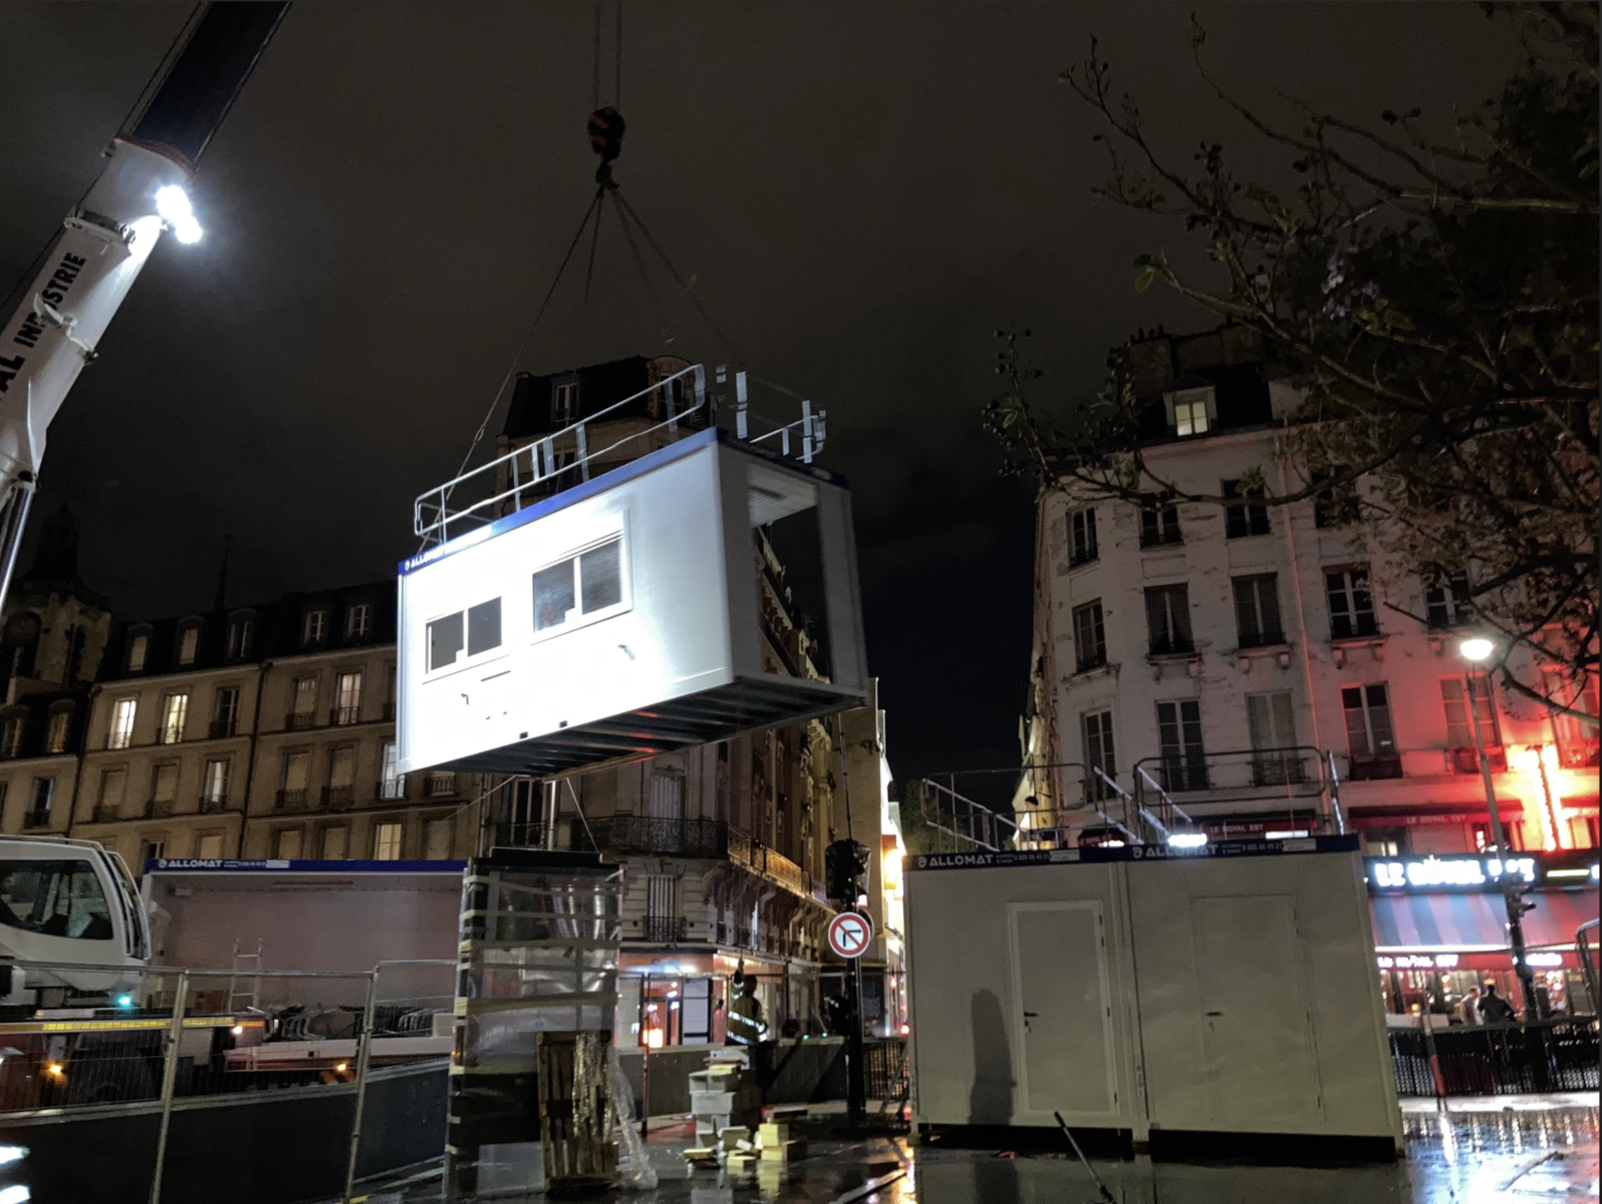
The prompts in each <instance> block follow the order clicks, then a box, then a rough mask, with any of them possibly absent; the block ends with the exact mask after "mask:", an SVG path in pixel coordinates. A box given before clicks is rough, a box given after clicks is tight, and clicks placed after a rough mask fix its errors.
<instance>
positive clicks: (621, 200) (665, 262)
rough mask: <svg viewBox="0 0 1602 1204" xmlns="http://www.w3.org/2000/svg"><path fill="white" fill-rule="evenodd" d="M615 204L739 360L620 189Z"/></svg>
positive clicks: (721, 330)
mask: <svg viewBox="0 0 1602 1204" xmlns="http://www.w3.org/2000/svg"><path fill="white" fill-rule="evenodd" d="M617 203H618V204H619V205H621V206H622V207H623V210H624V212H626V213H627V214H628V215H629V217H630V218H631V219H632V220H633V222H634V224H635V225H636V226H638V227H639V229H640V233H641V234H643V235H645V241H646V242H648V243H650V244H651V249H652V250H653V251H655V252H656V256H657V258H658V259H660V260H661V261H662V266H663V267H665V268H667V270H668V275H670V276H672V277H673V280H674V283H676V284H677V285H678V286H679V288H681V289H683V290H684V295H685V296H686V297H687V298H689V301H690V304H691V305H693V306H694V307H695V312H696V313H698V314H700V315H701V318H702V320H703V321H704V322H705V323H706V324H707V325H708V326H710V327H711V328H712V333H713V334H715V335H717V336H718V338H719V339H720V340H722V342H723V345H724V347H726V348H727V349H728V350H729V352H730V354H733V355H735V358H739V356H738V353H736V352H735V347H734V343H733V342H732V341H731V340H730V339H729V336H728V335H726V334H724V333H723V328H722V327H720V326H719V325H718V324H717V323H716V322H714V321H713V320H712V315H711V314H709V313H707V311H706V306H704V305H702V304H701V301H700V298H698V297H696V296H695V295H694V294H693V293H691V292H690V286H689V285H688V284H686V283H685V281H684V277H683V275H682V274H680V272H679V270H678V268H676V267H674V266H673V261H672V260H671V259H669V258H668V257H667V252H666V251H664V250H663V249H662V246H661V244H660V243H658V242H657V241H656V238H655V236H654V235H653V234H652V233H651V229H650V227H649V226H647V225H646V224H645V223H644V222H643V221H642V220H640V215H639V214H638V213H637V212H635V209H634V206H633V205H631V204H629V202H628V198H627V197H625V196H624V195H623V192H622V190H621V189H618V190H617Z"/></svg>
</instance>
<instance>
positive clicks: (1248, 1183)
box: [366, 1097, 1597, 1204]
mask: <svg viewBox="0 0 1602 1204" xmlns="http://www.w3.org/2000/svg"><path fill="white" fill-rule="evenodd" d="M1593 1101H1594V1097H1593ZM1460 1108H1461V1105H1459V1109H1460ZM1459 1109H1454V1110H1453V1111H1451V1112H1450V1113H1445V1112H1430V1113H1425V1112H1420V1111H1416V1110H1413V1111H1410V1112H1409V1113H1408V1114H1407V1115H1406V1116H1404V1118H1403V1121H1404V1127H1405V1132H1406V1138H1407V1157H1406V1158H1405V1159H1403V1160H1401V1161H1399V1162H1397V1163H1395V1164H1394V1165H1381V1166H1363V1167H1326V1168H1313V1169H1309V1168H1302V1167H1263V1166H1224V1165H1218V1166H1212V1165H1209V1166H1195V1165H1186V1164H1180V1163H1172V1162H1162V1163H1153V1162H1152V1161H1151V1160H1150V1159H1148V1158H1136V1159H1133V1160H1129V1161H1123V1162H1110V1161H1101V1160H1097V1161H1096V1162H1095V1167H1096V1171H1097V1173H1098V1174H1099V1175H1100V1176H1101V1178H1102V1179H1103V1180H1104V1181H1105V1182H1106V1184H1107V1187H1108V1189H1109V1190H1110V1191H1111V1193H1112V1195H1113V1198H1114V1199H1115V1200H1117V1201H1118V1204H1259V1202H1260V1204H1347V1202H1359V1201H1361V1202H1370V1201H1372V1202H1374V1204H1385V1202H1389V1201H1395V1202H1396V1204H1587V1202H1589V1201H1595V1200H1597V1108H1596V1106H1595V1103H1594V1102H1593V1103H1592V1104H1591V1105H1590V1106H1579V1107H1576V1106H1565V1107H1554V1108H1547V1109H1544V1110H1540V1109H1532V1108H1529V1107H1528V1106H1526V1107H1521V1108H1519V1109H1517V1110H1514V1109H1512V1108H1508V1109H1506V1110H1497V1111H1465V1110H1459ZM688 1144H689V1142H688V1140H687V1139H686V1138H685V1136H684V1133H683V1131H675V1130H672V1129H669V1130H666V1131H663V1132H661V1133H659V1134H653V1135H652V1139H651V1141H650V1143H649V1145H648V1146H647V1150H648V1153H649V1156H650V1159H651V1165H652V1166H653V1167H654V1168H655V1169H656V1170H657V1172H658V1175H659V1177H660V1183H659V1185H658V1187H657V1188H656V1189H655V1190H654V1191H649V1192H638V1193H625V1194H620V1195H618V1196H616V1197H614V1198H615V1199H617V1200H619V1201H631V1202H632V1204H757V1202H759V1201H760V1202H762V1204H856V1202H857V1201H861V1202H862V1204H1080V1202H1081V1201H1085V1202H1087V1204H1095V1201H1096V1198H1097V1197H1096V1187H1095V1184H1094V1182H1093V1181H1092V1180H1091V1177H1090V1175H1089V1173H1088V1172H1087V1171H1086V1170H1085V1168H1084V1167H1083V1166H1082V1165H1081V1164H1080V1163H1079V1162H1078V1161H1077V1160H1075V1159H1073V1158H1072V1157H1071V1156H1064V1155H1058V1154H1052V1155H1036V1156H1017V1157H1013V1156H1008V1155H1006V1154H998V1153H997V1152H996V1151H995V1150H960V1149H950V1148H944V1147H939V1146H933V1147H930V1146H924V1147H915V1146H911V1145H909V1144H908V1143H907V1142H906V1141H905V1140H904V1139H894V1140H892V1139H887V1138H870V1139H865V1140H861V1141H816V1142H814V1143H813V1145H812V1150H813V1154H812V1155H811V1156H810V1157H808V1158H805V1159H803V1160H801V1161H799V1162H795V1163H790V1164H785V1163H778V1162H759V1163H757V1164H756V1165H755V1166H754V1167H753V1168H751V1169H750V1170H747V1171H744V1172H741V1173H738V1174H729V1173H728V1172H726V1171H710V1170H697V1171H691V1170H689V1169H688V1168H687V1167H686V1166H685V1164H684V1161H683V1159H682V1158H681V1157H680V1156H679V1151H680V1150H681V1149H683V1148H684V1147H685V1146H687V1145H688ZM590 1198H591V1199H596V1198H597V1197H590ZM439 1199H441V1179H440V1177H439V1176H438V1175H437V1174H434V1175H429V1176H425V1177H419V1178H417V1179H414V1180H413V1181H412V1182H410V1183H407V1184H404V1185H401V1184H394V1185H391V1186H390V1187H389V1188H388V1189H387V1190H386V1189H382V1188H380V1189H376V1190H374V1191H373V1192H372V1193H371V1194H370V1195H369V1196H368V1197H367V1198H366V1204H428V1202H429V1201H437V1200H439ZM503 1199H504V1197H503Z"/></svg>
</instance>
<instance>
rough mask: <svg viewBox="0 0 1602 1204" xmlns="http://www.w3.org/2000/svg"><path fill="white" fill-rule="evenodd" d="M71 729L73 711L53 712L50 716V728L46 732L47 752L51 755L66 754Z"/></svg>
mask: <svg viewBox="0 0 1602 1204" xmlns="http://www.w3.org/2000/svg"><path fill="white" fill-rule="evenodd" d="M71 728H72V712H71V711H53V712H52V713H51V715H50V726H49V728H48V730H47V731H46V732H45V751H46V752H50V753H64V752H66V751H67V735H68V733H69V732H70V731H71Z"/></svg>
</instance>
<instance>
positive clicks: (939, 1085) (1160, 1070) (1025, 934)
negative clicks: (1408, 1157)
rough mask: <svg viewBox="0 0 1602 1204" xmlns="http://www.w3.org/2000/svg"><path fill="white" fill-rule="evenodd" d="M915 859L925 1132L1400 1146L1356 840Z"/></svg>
mask: <svg viewBox="0 0 1602 1204" xmlns="http://www.w3.org/2000/svg"><path fill="white" fill-rule="evenodd" d="M910 863H911V864H910V868H911V870H912V872H911V873H909V874H908V876H907V883H908V887H907V922H908V938H909V954H908V975H909V983H908V989H909V996H910V1001H911V1012H912V1015H911V1046H912V1050H911V1058H912V1069H913V1106H914V1121H915V1123H916V1124H918V1125H919V1126H925V1127H928V1126H946V1125H957V1126H966V1125H1020V1126H1030V1125H1034V1126H1055V1125H1056V1119H1055V1116H1054V1114H1055V1113H1061V1114H1062V1117H1063V1119H1064V1120H1065V1121H1066V1122H1067V1123H1068V1124H1069V1125H1071V1126H1073V1127H1075V1128H1093V1129H1107V1130H1119V1131H1123V1132H1125V1133H1127V1134H1128V1135H1129V1136H1130V1138H1131V1139H1132V1140H1133V1141H1134V1142H1135V1143H1137V1144H1141V1145H1144V1144H1148V1143H1149V1144H1150V1146H1151V1149H1152V1151H1153V1153H1154V1154H1159V1153H1161V1152H1162V1151H1163V1150H1164V1149H1172V1150H1178V1149H1182V1148H1189V1149H1194V1148H1195V1145H1196V1139H1198V1138H1201V1139H1202V1144H1203V1145H1206V1144H1207V1143H1208V1142H1211V1141H1214V1140H1215V1139H1216V1138H1217V1137H1218V1135H1222V1134H1250V1135H1254V1137H1253V1141H1254V1142H1255V1141H1256V1139H1257V1135H1261V1136H1263V1137H1271V1138H1295V1139H1301V1138H1333V1139H1340V1140H1342V1141H1345V1142H1353V1141H1355V1142H1356V1144H1357V1146H1358V1147H1359V1148H1361V1149H1362V1150H1364V1151H1365V1152H1367V1153H1370V1154H1373V1155H1376V1156H1380V1157H1387V1156H1391V1155H1393V1154H1394V1153H1395V1152H1396V1151H1397V1150H1399V1149H1400V1145H1401V1137H1402V1133H1401V1114H1400V1110H1399V1108H1398V1106H1397V1101H1396V1086H1395V1079H1394V1076H1393V1072H1392V1069H1391V1063H1390V1053H1389V1045H1388V1043H1387V1038H1386V1031H1385V1023H1384V1016H1383V1014H1382V1009H1381V1003H1380V997H1379V989H1378V982H1377V980H1376V978H1375V974H1374V968H1373V967H1374V950H1373V938H1372V935H1371V932H1370V926H1369V920H1368V898H1367V893H1366V891H1365V889H1364V885H1363V873H1362V864H1361V861H1360V860H1359V856H1358V852H1357V840H1356V837H1349V836H1335V837H1316V838H1307V839H1302V840H1284V841H1262V842H1252V843H1248V842H1235V843H1218V844H1211V845H1208V846H1205V847H1203V848H1202V849H1199V850H1185V851H1184V852H1183V853H1180V852H1176V851H1174V850H1171V849H1167V848H1164V847H1160V846H1157V847H1154V846H1133V847H1128V848H1113V847H1098V848H1083V849H1057V850H1049V851H1047V850H1042V851H1038V852H1027V851H1020V852H973V853H952V854H926V855H920V856H916V857H913V858H911V859H910ZM1203 1135H1212V1136H1207V1137H1203ZM1187 1142H1188V1144H1187Z"/></svg>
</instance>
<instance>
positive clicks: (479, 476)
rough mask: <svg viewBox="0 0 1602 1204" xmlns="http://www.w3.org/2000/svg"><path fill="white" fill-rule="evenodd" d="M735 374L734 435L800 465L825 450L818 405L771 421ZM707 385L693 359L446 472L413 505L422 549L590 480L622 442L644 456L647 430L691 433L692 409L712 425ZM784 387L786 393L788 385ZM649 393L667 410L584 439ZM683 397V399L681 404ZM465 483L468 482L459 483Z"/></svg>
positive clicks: (669, 439) (670, 436)
mask: <svg viewBox="0 0 1602 1204" xmlns="http://www.w3.org/2000/svg"><path fill="white" fill-rule="evenodd" d="M716 373H717V382H718V383H719V384H722V383H724V382H725V381H726V379H727V377H728V376H729V374H730V373H729V369H728V368H727V366H723V365H720V366H719V367H718V368H717V369H716ZM733 376H734V385H735V404H734V432H733V433H734V436H735V438H736V439H738V440H740V441H742V442H747V443H750V444H752V445H753V446H763V447H764V450H766V451H768V452H770V453H772V452H777V453H778V454H779V455H781V456H785V457H790V456H794V457H795V458H796V459H799V460H800V461H802V462H803V463H805V464H810V463H812V461H813V459H814V457H816V456H817V455H818V454H819V453H821V452H822V451H823V444H824V437H825V430H826V425H825V424H826V417H827V415H826V412H825V411H823V410H821V409H820V410H816V411H815V410H813V408H812V403H811V402H810V401H807V400H805V399H799V400H800V402H801V417H800V418H798V419H796V420H795V421H794V422H791V423H788V424H783V425H780V424H777V423H773V422H770V421H768V420H766V419H763V418H761V417H760V416H759V415H757V414H754V413H752V412H751V411H750V409H749V398H748V387H747V381H746V373H745V372H744V371H743V370H737V371H735V372H734V373H733ZM686 379H688V380H689V381H690V382H691V384H692V389H691V396H690V398H688V399H686V398H684V397H683V389H682V388H675V387H674V386H675V385H676V384H678V383H679V382H681V381H685V380H686ZM706 385H707V381H706V366H705V365H704V364H692V365H690V366H689V367H688V368H683V369H680V370H679V371H678V372H675V373H673V375H671V376H667V377H664V378H663V379H661V380H659V381H657V382H656V383H655V384H652V385H648V386H646V387H645V388H644V389H641V390H640V391H639V392H637V393H633V394H630V395H629V396H628V397H625V398H623V399H622V400H621V401H616V402H613V403H612V404H611V405H609V406H607V407H606V408H605V409H602V410H599V411H597V412H596V413H594V414H590V415H588V416H587V417H584V418H581V419H579V420H578V421H577V422H573V423H569V424H568V425H567V426H565V427H563V428H562V429H561V430H558V431H554V432H552V433H551V434H549V435H546V436H544V437H543V438H540V439H536V440H534V441H532V442H531V443H526V444H523V445H522V446H520V447H517V448H514V449H513V450H512V451H509V452H507V453H506V454H505V455H502V456H497V457H496V458H495V459H493V460H490V461H489V462H488V463H485V464H481V465H479V466H478V467H477V468H473V469H469V470H468V471H467V472H464V473H461V474H459V475H458V476H455V477H452V478H451V479H450V480H448V481H446V482H445V483H444V484H442V485H436V486H435V487H434V488H432V489H429V490H427V491H425V492H424V493H422V494H419V495H418V497H417V499H416V500H415V501H414V502H413V504H412V530H413V532H414V533H415V534H416V535H417V536H418V538H420V539H421V540H422V541H423V548H425V549H426V548H429V547H433V546H435V545H437V544H442V543H445V542H447V541H448V540H450V539H452V538H454V537H456V536H457V535H462V534H466V532H467V531H468V530H470V529H473V528H476V527H481V526H485V525H487V524H489V523H491V522H493V521H494V520H495V519H496V518H499V517H501V509H502V507H503V506H505V505H506V504H507V503H508V502H510V503H511V509H512V510H514V511H515V510H521V509H522V508H523V505H524V502H523V495H524V494H525V493H528V494H532V495H533V496H534V497H545V496H549V495H550V494H551V493H555V492H559V491H560V490H562V489H566V488H568V487H569V486H572V485H575V484H579V483H581V482H583V481H588V480H589V479H590V476H591V469H592V467H595V468H598V469H602V470H604V468H610V467H615V466H616V463H618V462H621V461H623V460H628V459H633V458H635V457H634V456H633V455H630V454H628V453H627V452H625V453H624V454H622V455H619V454H618V453H619V450H620V449H623V448H626V447H628V445H630V444H635V445H644V446H642V447H641V448H640V452H639V454H642V455H643V454H644V453H645V452H646V451H650V450H654V446H653V445H652V439H653V437H656V436H662V435H664V434H665V442H666V443H674V442H677V441H678V439H680V438H681V437H682V436H683V435H685V434H688V433H691V432H692V431H693V430H695V429H697V428H698V427H699V425H701V424H699V423H696V422H694V421H693V419H694V418H695V416H696V415H698V414H706V415H709V419H710V420H709V421H708V422H707V423H706V425H712V424H714V423H715V422H716V420H717V399H716V398H715V397H714V396H712V395H710V394H708V392H707V387H706ZM782 391H783V392H786V393H787V392H788V390H782ZM652 394H660V399H659V403H660V408H659V409H655V410H653V408H652V407H651V406H650V405H647V407H646V412H647V414H651V413H653V412H655V413H665V414H666V415H667V417H666V418H664V419H662V420H661V421H659V422H656V423H653V424H652V425H650V426H647V427H644V428H643V429H641V430H637V431H632V432H630V433H629V434H626V435H624V436H622V437H621V438H617V439H614V440H612V441H611V442H610V443H607V444H606V445H605V446H604V447H599V448H595V447H591V446H590V444H591V440H592V435H593V434H594V433H595V427H596V424H597V423H602V422H615V421H617V420H618V419H619V418H621V417H623V416H624V413H625V412H626V410H627V408H628V407H629V406H631V405H634V404H635V403H637V402H639V401H640V400H641V399H642V398H645V399H649V398H650V397H651V395H652ZM791 396H792V397H793V396H795V395H794V394H791ZM685 401H688V402H689V404H684V402H685ZM753 422H757V423H761V424H762V425H764V426H767V427H769V428H770V429H768V430H766V431H764V432H763V433H762V434H760V435H755V436H753V435H752V434H751V433H750V432H751V426H752V424H753ZM630 450H633V449H630ZM608 461H610V462H611V463H608ZM503 466H505V467H506V469H507V474H508V478H509V480H510V487H509V488H505V489H498V490H497V488H496V486H497V484H498V483H499V481H500V471H501V469H502V467H503ZM603 466H604V468H603ZM486 480H487V481H488V482H489V484H490V494H489V496H487V497H482V498H479V499H478V500H475V501H464V502H456V501H454V500H453V499H454V497H455V495H456V494H457V493H458V491H459V490H460V491H461V492H463V493H466V494H469V495H470V494H471V493H473V492H474V491H475V487H480V488H481V487H482V485H483V483H484V482H485V481H486ZM464 486H466V487H467V488H466V489H463V487H464Z"/></svg>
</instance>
